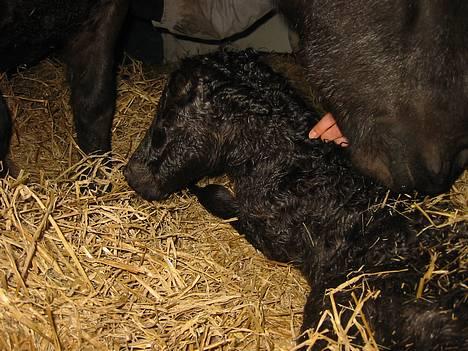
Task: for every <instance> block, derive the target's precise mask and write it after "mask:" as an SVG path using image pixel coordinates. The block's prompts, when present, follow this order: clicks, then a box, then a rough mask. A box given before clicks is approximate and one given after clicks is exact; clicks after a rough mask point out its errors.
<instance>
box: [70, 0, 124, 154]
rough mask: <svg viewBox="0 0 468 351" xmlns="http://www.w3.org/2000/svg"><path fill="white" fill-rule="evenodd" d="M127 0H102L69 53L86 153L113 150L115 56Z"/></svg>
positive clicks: (73, 95) (74, 104)
mask: <svg viewBox="0 0 468 351" xmlns="http://www.w3.org/2000/svg"><path fill="white" fill-rule="evenodd" d="M127 11H128V0H115V1H113V0H101V1H100V2H99V3H98V4H96V6H95V7H94V9H93V11H92V13H91V15H90V18H89V19H88V21H87V22H86V23H85V24H84V25H83V26H82V28H81V29H80V31H79V33H78V34H77V36H76V37H75V38H74V39H73V41H72V43H71V45H70V47H69V52H68V55H67V64H68V73H69V81H70V85H71V104H72V109H73V114H74V120H75V128H76V133H77V138H78V145H79V146H80V148H81V149H82V150H83V151H84V152H85V153H87V154H91V153H106V152H108V151H110V150H111V127H112V119H113V115H114V109H115V98H116V86H115V85H116V83H115V72H114V66H115V65H114V56H115V48H116V42H117V39H118V37H119V34H120V31H121V28H122V25H123V23H124V20H125V17H126V15H127Z"/></svg>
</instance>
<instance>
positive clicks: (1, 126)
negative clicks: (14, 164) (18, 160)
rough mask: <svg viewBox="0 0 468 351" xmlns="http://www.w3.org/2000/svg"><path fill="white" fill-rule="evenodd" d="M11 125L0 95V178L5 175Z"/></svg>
mask: <svg viewBox="0 0 468 351" xmlns="http://www.w3.org/2000/svg"><path fill="white" fill-rule="evenodd" d="M11 130H12V123H11V117H10V113H9V112H8V108H7V106H6V103H5V101H4V100H3V96H2V94H1V93H0V176H4V175H5V174H6V173H7V171H8V170H7V166H6V162H5V161H6V156H7V154H8V149H9V146H10V139H11Z"/></svg>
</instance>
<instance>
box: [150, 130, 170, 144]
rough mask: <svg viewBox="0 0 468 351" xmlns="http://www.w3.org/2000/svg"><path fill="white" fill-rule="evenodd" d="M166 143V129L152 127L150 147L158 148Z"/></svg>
mask: <svg viewBox="0 0 468 351" xmlns="http://www.w3.org/2000/svg"><path fill="white" fill-rule="evenodd" d="M165 143H166V131H165V130H164V129H160V128H157V129H154V130H153V133H152V135H151V147H153V148H155V149H159V148H160V147H162V146H163V145H164V144H165Z"/></svg>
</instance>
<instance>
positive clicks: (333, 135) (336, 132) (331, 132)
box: [320, 124, 343, 141]
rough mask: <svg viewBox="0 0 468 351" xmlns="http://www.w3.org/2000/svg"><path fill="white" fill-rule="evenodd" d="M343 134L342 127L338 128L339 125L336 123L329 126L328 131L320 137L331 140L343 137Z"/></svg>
mask: <svg viewBox="0 0 468 351" xmlns="http://www.w3.org/2000/svg"><path fill="white" fill-rule="evenodd" d="M342 136H343V134H341V130H340V128H338V126H337V125H336V124H334V125H333V126H331V127H330V128H328V129H327V130H326V131H324V132H323V133H322V134H321V135H320V139H322V140H324V141H331V140H335V139H338V138H341V137H342Z"/></svg>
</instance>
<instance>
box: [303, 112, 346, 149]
mask: <svg viewBox="0 0 468 351" xmlns="http://www.w3.org/2000/svg"><path fill="white" fill-rule="evenodd" d="M309 138H310V139H317V138H320V139H322V140H323V141H325V142H329V141H333V142H334V143H335V144H338V145H340V146H342V147H347V146H348V145H349V141H348V139H347V138H346V137H345V136H343V134H342V133H341V130H340V128H339V127H338V125H337V124H336V121H335V118H333V115H332V114H331V113H330V112H327V113H326V114H325V115H324V116H323V117H322V119H321V120H320V121H318V123H317V124H316V125H315V126H313V127H312V129H311V131H310V132H309Z"/></svg>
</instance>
